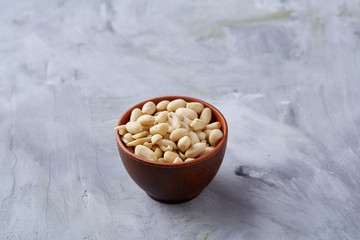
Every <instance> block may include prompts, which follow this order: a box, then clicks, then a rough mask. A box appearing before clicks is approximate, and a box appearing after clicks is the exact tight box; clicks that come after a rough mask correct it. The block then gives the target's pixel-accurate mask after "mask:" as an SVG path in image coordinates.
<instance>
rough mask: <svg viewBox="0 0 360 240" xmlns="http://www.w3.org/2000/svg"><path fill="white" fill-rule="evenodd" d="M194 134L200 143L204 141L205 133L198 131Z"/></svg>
mask: <svg viewBox="0 0 360 240" xmlns="http://www.w3.org/2000/svg"><path fill="white" fill-rule="evenodd" d="M196 134H197V135H198V137H199V140H200V141H202V140H205V139H206V133H204V132H202V131H198V132H196Z"/></svg>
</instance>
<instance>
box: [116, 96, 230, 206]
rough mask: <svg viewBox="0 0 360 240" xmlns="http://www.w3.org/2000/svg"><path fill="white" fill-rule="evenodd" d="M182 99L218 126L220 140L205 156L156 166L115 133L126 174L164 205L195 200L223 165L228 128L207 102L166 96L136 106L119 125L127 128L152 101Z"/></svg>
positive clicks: (221, 116)
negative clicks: (208, 114) (136, 113)
mask: <svg viewBox="0 0 360 240" xmlns="http://www.w3.org/2000/svg"><path fill="white" fill-rule="evenodd" d="M178 98H181V99H184V100H185V101H186V102H200V103H202V104H203V105H204V107H208V108H210V109H211V111H212V120H211V122H213V121H218V122H220V123H221V126H222V131H223V134H224V136H223V138H222V140H221V141H220V143H219V144H218V145H217V146H216V147H215V149H214V150H213V151H211V152H209V153H207V154H206V155H204V156H201V157H198V158H197V159H195V160H193V161H189V162H184V163H175V164H174V163H156V162H152V161H149V160H146V159H143V158H140V157H138V156H136V155H135V154H134V153H132V152H131V151H129V150H128V149H127V148H126V147H125V145H124V143H123V142H122V141H121V138H120V135H119V133H118V132H117V131H116V141H117V146H118V149H119V154H120V157H121V159H122V162H123V164H124V166H125V169H126V171H127V172H128V174H129V175H130V177H131V178H132V179H133V180H134V181H135V183H136V184H137V185H138V186H139V187H140V188H142V189H143V190H144V191H145V192H146V193H147V194H148V195H149V196H150V197H151V198H153V199H155V200H157V201H160V202H164V203H180V202H186V201H189V200H191V199H193V198H195V197H197V196H198V195H199V194H200V193H201V192H202V191H203V190H204V188H205V187H206V186H207V185H208V184H209V183H210V182H211V180H212V179H213V178H214V177H215V175H216V173H217V171H218V170H219V168H220V165H221V163H222V161H223V158H224V154H225V150H226V143H227V137H228V126H227V123H226V120H225V118H224V116H223V115H222V114H221V112H220V111H219V110H217V109H216V108H215V107H214V106H212V105H210V104H209V103H207V102H204V101H202V100H199V99H195V98H191V97H184V96H165V97H157V98H153V99H148V100H146V101H143V102H141V103H138V104H136V105H135V106H133V107H132V108H130V109H129V110H127V111H126V112H125V113H124V115H123V116H122V117H121V118H120V120H119V122H118V126H119V125H123V124H126V123H127V122H128V121H129V119H130V114H131V111H132V110H133V109H134V108H140V109H141V108H142V106H143V105H144V104H145V103H146V102H148V101H152V102H154V103H155V104H157V103H158V102H160V101H162V100H169V101H171V100H174V99H178Z"/></svg>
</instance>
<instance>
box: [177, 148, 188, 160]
mask: <svg viewBox="0 0 360 240" xmlns="http://www.w3.org/2000/svg"><path fill="white" fill-rule="evenodd" d="M178 154H179V156H180V158H181V159H182V160H183V161H184V160H185V159H186V157H185V154H184V153H182V152H181V151H179V150H178Z"/></svg>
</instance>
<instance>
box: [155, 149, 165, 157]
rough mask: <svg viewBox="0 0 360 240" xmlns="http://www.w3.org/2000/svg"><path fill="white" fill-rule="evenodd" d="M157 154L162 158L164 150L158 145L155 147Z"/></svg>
mask: <svg viewBox="0 0 360 240" xmlns="http://www.w3.org/2000/svg"><path fill="white" fill-rule="evenodd" d="M155 155H156V157H157V158H161V157H162V155H163V152H162V151H161V149H160V148H159V147H157V148H156V149H155Z"/></svg>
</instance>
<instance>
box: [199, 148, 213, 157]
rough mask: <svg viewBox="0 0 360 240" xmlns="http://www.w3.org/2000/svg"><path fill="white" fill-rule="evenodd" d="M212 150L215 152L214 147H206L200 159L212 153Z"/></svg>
mask: <svg viewBox="0 0 360 240" xmlns="http://www.w3.org/2000/svg"><path fill="white" fill-rule="evenodd" d="M212 150H214V147H206V148H205V149H204V151H203V152H202V153H201V154H200V157H201V156H204V155H205V154H207V153H209V152H211V151H212Z"/></svg>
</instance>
